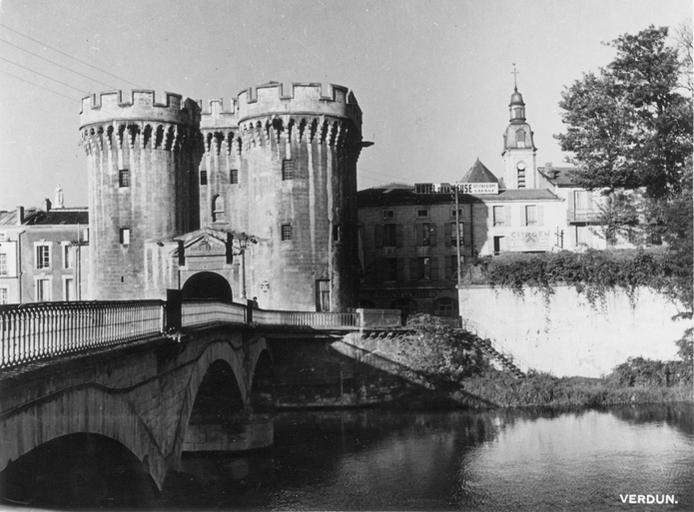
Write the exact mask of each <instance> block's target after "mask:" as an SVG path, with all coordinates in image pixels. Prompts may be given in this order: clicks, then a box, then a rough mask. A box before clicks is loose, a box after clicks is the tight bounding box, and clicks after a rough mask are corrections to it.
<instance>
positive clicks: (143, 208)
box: [80, 82, 362, 311]
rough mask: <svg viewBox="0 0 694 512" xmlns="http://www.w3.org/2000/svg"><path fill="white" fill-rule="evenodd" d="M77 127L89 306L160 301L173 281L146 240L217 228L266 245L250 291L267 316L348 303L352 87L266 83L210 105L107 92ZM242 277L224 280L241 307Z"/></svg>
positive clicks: (355, 129) (91, 102)
mask: <svg viewBox="0 0 694 512" xmlns="http://www.w3.org/2000/svg"><path fill="white" fill-rule="evenodd" d="M80 119H81V123H80V132H81V137H82V143H83V146H84V149H85V152H86V154H87V161H88V169H89V182H90V222H91V223H92V226H91V229H92V233H94V236H93V243H92V244H91V245H90V248H92V252H93V257H92V258H91V261H92V262H93V266H92V268H90V276H91V277H92V282H93V285H92V289H93V290H95V298H104V299H111V298H126V297H132V295H133V293H135V295H137V296H149V295H148V294H152V297H154V293H158V292H156V290H161V289H165V288H166V286H170V285H171V283H164V278H163V277H161V275H160V273H159V270H156V269H155V268H154V267H153V266H152V265H153V263H152V261H153V260H151V258H150V257H149V256H148V255H146V254H145V246H144V242H145V241H147V240H157V239H164V238H167V237H168V238H171V237H175V236H181V235H184V234H185V233H189V232H191V231H192V230H195V229H197V228H199V227H203V228H204V227H211V228H213V229H216V230H219V231H227V232H245V233H247V234H249V235H252V236H253V237H254V238H255V239H256V240H257V241H258V243H257V245H255V246H254V247H253V248H252V249H249V252H248V254H247V255H246V258H247V261H246V263H247V265H248V268H247V273H246V275H245V280H246V286H244V288H247V289H248V292H249V295H250V296H253V295H256V296H258V297H259V298H260V300H261V302H262V304H263V306H264V307H270V308H280V309H282V308H295V309H296V308H299V309H306V310H316V309H318V310H321V311H324V310H344V309H345V308H347V307H351V306H353V305H354V300H355V297H356V293H355V287H356V283H357V282H358V267H357V265H358V264H357V262H358V257H357V252H356V249H357V235H356V199H355V198H356V163H357V160H358V157H359V153H360V151H361V148H362V134H361V124H362V112H361V109H360V108H359V104H358V103H357V100H356V98H355V96H354V94H353V93H352V92H351V91H350V90H349V89H348V88H346V87H342V86H340V85H334V84H329V85H327V86H326V85H322V84H320V83H292V84H289V85H283V84H281V83H278V82H269V83H266V84H262V85H259V86H257V87H252V88H249V89H245V90H243V91H241V92H240V93H239V94H237V95H236V97H234V98H233V99H231V100H230V101H227V102H225V101H224V100H222V99H211V100H209V101H207V102H204V103H203V102H202V101H198V102H194V101H192V100H190V99H185V100H184V99H183V98H182V96H180V95H178V94H172V93H164V95H159V96H158V95H156V94H155V92H154V91H152V90H133V91H130V92H122V91H113V92H104V93H101V94H97V95H92V96H88V97H86V98H84V99H83V100H82V110H81V117H80ZM170 264H174V263H170ZM224 265H226V266H224ZM237 267H238V265H236V266H232V264H231V263H228V262H227V263H224V264H223V266H222V267H220V268H219V269H217V270H216V271H217V272H219V273H220V274H221V275H230V276H232V277H230V278H229V282H230V285H231V288H232V289H233V290H234V292H233V296H234V297H238V293H239V290H238V286H239V280H240V277H239V272H240V270H239V269H238V268H237ZM210 268H212V267H210ZM145 275H146V276H148V277H147V278H145V277H144V276H145ZM234 276H235V277H234ZM147 279H151V280H153V281H152V282H151V283H150V282H149V281H147ZM145 281H147V283H148V285H147V286H146V287H144V288H143V284H142V283H144V282H145ZM179 284H182V283H179Z"/></svg>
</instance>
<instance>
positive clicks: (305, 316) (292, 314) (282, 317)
mask: <svg viewBox="0 0 694 512" xmlns="http://www.w3.org/2000/svg"><path fill="white" fill-rule="evenodd" d="M253 322H254V323H256V324H259V325H276V326H286V327H310V328H312V329H354V328H355V327H358V326H359V323H358V315H357V313H337V312H335V313H333V312H323V313H321V312H318V313H316V312H312V311H278V310H270V309H254V310H253Z"/></svg>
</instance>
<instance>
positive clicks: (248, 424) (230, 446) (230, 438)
mask: <svg viewBox="0 0 694 512" xmlns="http://www.w3.org/2000/svg"><path fill="white" fill-rule="evenodd" d="M274 435H275V432H274V426H273V421H272V417H271V416H269V415H265V414H244V415H243V416H242V417H238V418H234V420H233V422H230V423H208V424H204V423H202V424H200V423H198V424H191V425H189V426H188V429H187V431H186V437H185V439H184V441H183V446H182V450H181V451H183V452H211V451H215V452H217V451H219V452H242V451H247V450H256V449H259V448H267V447H268V446H272V443H273V440H274Z"/></svg>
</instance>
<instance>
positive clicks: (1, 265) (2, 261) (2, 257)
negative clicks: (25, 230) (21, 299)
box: [0, 252, 7, 276]
mask: <svg viewBox="0 0 694 512" xmlns="http://www.w3.org/2000/svg"><path fill="white" fill-rule="evenodd" d="M6 275H7V254H5V253H4V252H0V276H6Z"/></svg>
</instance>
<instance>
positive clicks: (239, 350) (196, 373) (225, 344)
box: [174, 335, 248, 457]
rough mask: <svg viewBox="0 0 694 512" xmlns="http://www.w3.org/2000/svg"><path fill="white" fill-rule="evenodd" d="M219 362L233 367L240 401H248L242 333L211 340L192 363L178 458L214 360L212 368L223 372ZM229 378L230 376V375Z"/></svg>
mask: <svg viewBox="0 0 694 512" xmlns="http://www.w3.org/2000/svg"><path fill="white" fill-rule="evenodd" d="M218 361H222V362H224V363H225V364H226V365H227V366H228V368H229V369H230V370H231V375H233V379H234V381H235V383H236V387H237V390H238V393H239V396H240V401H241V403H242V404H243V405H244V406H245V405H246V404H247V403H248V387H247V385H246V381H245V380H244V379H243V375H245V372H244V356H243V342H242V340H241V337H240V335H237V336H234V337H232V338H231V339H220V340H217V341H213V342H211V343H210V344H209V345H207V346H206V347H205V349H204V350H203V352H202V353H201V354H200V357H198V359H197V360H196V361H195V363H194V364H193V365H192V369H191V371H190V374H189V378H188V384H187V385H186V388H185V391H184V392H183V394H182V400H183V404H182V406H181V409H180V411H181V415H180V418H179V422H178V427H177V429H176V438H175V440H174V453H175V454H176V456H177V457H180V454H181V451H182V449H183V444H184V441H185V439H186V433H187V431H188V427H189V425H190V420H191V416H192V414H193V410H194V406H195V402H196V400H197V398H198V394H199V391H200V388H201V385H202V384H203V380H204V379H205V376H206V375H207V374H208V372H209V371H210V368H211V367H212V366H213V364H215V363H216V367H215V368H216V369H215V370H213V371H214V372H215V373H217V372H222V370H221V365H220V363H218ZM222 373H223V372H222ZM226 377H228V375H227V376H226Z"/></svg>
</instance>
